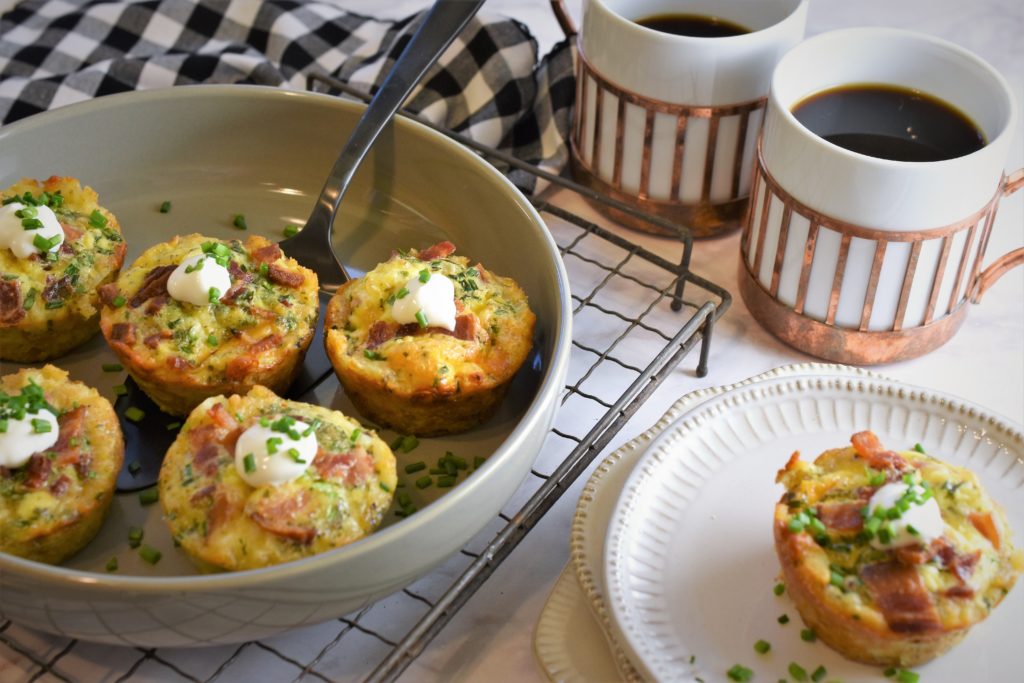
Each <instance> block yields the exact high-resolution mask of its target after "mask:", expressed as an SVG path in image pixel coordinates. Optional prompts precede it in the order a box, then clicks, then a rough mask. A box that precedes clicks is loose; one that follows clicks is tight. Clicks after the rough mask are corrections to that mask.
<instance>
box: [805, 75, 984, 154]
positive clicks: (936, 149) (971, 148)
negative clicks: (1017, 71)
mask: <svg viewBox="0 0 1024 683" xmlns="http://www.w3.org/2000/svg"><path fill="white" fill-rule="evenodd" d="M792 111H793V115H794V116H795V117H796V119H797V121H799V122H800V123H801V124H803V125H804V126H805V127H806V128H807V129H808V130H810V131H811V132H812V133H814V134H815V135H817V136H819V137H821V138H823V139H825V140H827V141H829V142H831V143H832V144H834V145H838V146H840V147H843V148H845V149H848V150H850V151H851V152H858V153H860V154H865V155H867V156H872V157H877V158H880V159H891V160H894V161H944V160H946V159H955V158H957V157H962V156H965V155H967V154H970V153H972V152H976V151H978V150H979V149H981V148H982V147H984V146H985V137H984V135H983V134H982V133H981V131H980V130H979V129H978V127H977V126H976V125H975V124H974V122H973V121H971V120H970V119H969V118H968V117H967V116H966V115H965V114H963V113H961V112H960V111H959V110H957V109H956V108H955V107H953V106H952V105H951V104H948V103H946V102H944V101H942V100H940V99H938V98H936V97H933V96H931V95H928V94H926V93H923V92H920V91H917V90H909V89H906V88H900V87H896V86H888V85H881V84H858V85H847V86H841V87H838V88H832V89H829V90H825V91H822V92H819V93H815V94H814V95H811V96H810V97H808V98H806V99H804V100H802V101H800V102H798V103H797V104H796V105H795V106H794V107H793V108H792Z"/></svg>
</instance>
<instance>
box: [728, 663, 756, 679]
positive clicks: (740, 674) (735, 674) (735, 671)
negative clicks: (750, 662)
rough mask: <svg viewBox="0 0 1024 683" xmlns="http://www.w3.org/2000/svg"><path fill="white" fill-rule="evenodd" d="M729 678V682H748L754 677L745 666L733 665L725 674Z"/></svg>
mask: <svg viewBox="0 0 1024 683" xmlns="http://www.w3.org/2000/svg"><path fill="white" fill-rule="evenodd" d="M725 673H726V675H727V676H729V680H730V681H749V680H750V679H752V678H753V677H754V672H753V671H751V670H750V669H748V668H747V667H745V666H741V665H740V664H735V665H733V667H732V668H731V669H729V670H728V671H726V672H725Z"/></svg>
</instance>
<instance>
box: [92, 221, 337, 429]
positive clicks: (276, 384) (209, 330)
mask: <svg viewBox="0 0 1024 683" xmlns="http://www.w3.org/2000/svg"><path fill="white" fill-rule="evenodd" d="M209 243H219V244H221V245H228V246H229V248H230V257H231V264H230V265H231V267H230V268H229V270H231V271H232V276H231V277H232V289H231V290H228V292H225V293H223V294H222V297H221V299H220V300H219V302H218V303H217V304H215V305H212V306H194V305H192V304H189V303H183V302H178V301H175V300H174V299H173V298H170V297H169V296H168V295H167V293H166V285H162V286H161V284H160V282H159V281H160V278H159V277H156V276H157V275H159V274H160V273H163V274H164V275H167V274H169V272H170V270H173V267H174V266H177V264H178V263H179V262H180V261H181V260H182V259H183V258H185V257H186V256H188V255H189V254H192V253H197V252H199V251H200V249H201V247H202V245H203V244H209ZM286 276H287V277H286ZM153 283H156V284H155V285H154V284H153ZM282 283H284V284H282ZM318 287H319V285H318V282H317V277H316V274H315V273H313V272H312V271H311V270H308V269H306V268H303V267H302V266H301V265H299V264H298V263H297V262H296V261H295V260H294V259H290V258H287V257H286V256H284V255H283V254H282V253H281V251H280V249H279V248H277V245H275V244H273V243H271V242H268V241H267V240H266V239H264V238H262V237H259V236H251V237H249V238H248V239H246V240H245V242H239V241H237V240H230V241H222V240H215V239H213V238H209V237H204V236H202V235H187V236H183V237H175V238H174V239H172V240H171V241H169V242H164V243H161V244H158V245H155V246H153V247H151V248H150V249H148V250H146V252H144V253H143V254H142V255H141V256H140V257H139V258H138V259H137V260H136V261H135V263H133V264H132V265H131V267H129V268H128V269H127V270H125V272H124V273H122V274H121V276H120V277H119V278H118V280H117V285H116V289H115V290H112V291H111V292H110V294H108V296H107V297H106V302H105V305H104V306H103V309H102V313H101V319H100V329H101V330H102V332H103V336H104V337H105V338H106V340H107V343H108V345H109V346H110V348H111V349H112V350H113V351H114V353H115V354H116V355H117V357H118V359H119V360H120V361H121V362H122V364H124V366H125V368H126V369H127V370H128V372H129V374H130V375H131V376H132V377H133V378H134V379H135V381H136V382H137V383H138V384H139V386H140V387H141V388H142V390H143V391H145V392H146V394H147V395H148V396H149V397H150V398H152V399H153V401H154V402H155V403H156V404H157V405H158V406H160V408H161V409H162V410H163V411H165V412H167V413H170V414H172V415H181V416H183V415H187V414H188V412H189V411H190V410H192V409H193V408H194V407H195V406H196V405H198V404H199V403H201V402H202V401H203V400H204V399H206V398H209V397H210V396H218V395H222V394H233V393H243V394H244V393H245V392H247V391H248V390H249V389H251V388H252V387H253V386H256V385H262V386H266V387H268V388H270V389H271V390H273V391H276V392H279V393H284V392H285V391H286V390H287V388H288V386H289V385H290V384H291V383H292V381H293V380H294V379H295V376H296V375H297V374H298V372H299V370H300V369H301V366H302V359H303V358H304V356H305V352H306V349H307V347H308V346H309V343H310V341H312V339H313V333H314V331H315V329H316V319H317V316H318V314H319V298H318ZM114 294H116V295H118V296H120V297H121V298H122V301H121V302H120V303H121V305H120V306H116V305H114V304H113V303H112V301H113V299H114V296H113V295H114Z"/></svg>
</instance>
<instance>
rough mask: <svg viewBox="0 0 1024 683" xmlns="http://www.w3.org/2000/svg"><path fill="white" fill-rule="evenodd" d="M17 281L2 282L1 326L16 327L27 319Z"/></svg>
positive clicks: (0, 290) (0, 295)
mask: <svg viewBox="0 0 1024 683" xmlns="http://www.w3.org/2000/svg"><path fill="white" fill-rule="evenodd" d="M25 315H26V312H25V309H24V308H22V306H21V286H20V285H19V284H18V281H17V280H0V325H16V324H18V323H19V322H21V320H22V319H23V318H24V317H25Z"/></svg>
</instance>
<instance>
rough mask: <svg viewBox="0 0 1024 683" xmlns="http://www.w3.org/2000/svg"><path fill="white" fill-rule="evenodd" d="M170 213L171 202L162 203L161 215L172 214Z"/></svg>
mask: <svg viewBox="0 0 1024 683" xmlns="http://www.w3.org/2000/svg"><path fill="white" fill-rule="evenodd" d="M170 212H171V203H170V202H169V201H164V202H161V203H160V213H170Z"/></svg>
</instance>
